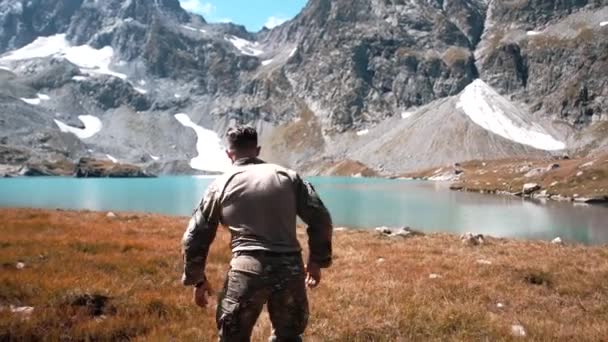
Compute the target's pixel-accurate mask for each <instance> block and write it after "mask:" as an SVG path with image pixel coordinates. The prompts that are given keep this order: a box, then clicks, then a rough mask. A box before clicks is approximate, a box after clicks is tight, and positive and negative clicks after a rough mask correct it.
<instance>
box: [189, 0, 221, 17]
mask: <svg viewBox="0 0 608 342" xmlns="http://www.w3.org/2000/svg"><path fill="white" fill-rule="evenodd" d="M180 3H181V5H182V7H183V8H184V9H185V10H186V11H189V12H194V13H198V14H202V15H203V16H206V17H209V16H211V15H213V13H214V12H215V10H216V8H215V6H214V5H213V4H212V3H210V2H204V1H201V0H180Z"/></svg>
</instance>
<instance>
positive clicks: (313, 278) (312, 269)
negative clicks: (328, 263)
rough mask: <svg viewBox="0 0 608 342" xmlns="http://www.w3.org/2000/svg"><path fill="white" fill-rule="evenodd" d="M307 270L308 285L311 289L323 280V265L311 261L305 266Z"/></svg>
mask: <svg viewBox="0 0 608 342" xmlns="http://www.w3.org/2000/svg"><path fill="white" fill-rule="evenodd" d="M305 272H306V286H308V287H309V288H311V289H314V288H315V287H317V286H319V283H320V282H321V267H319V265H317V264H315V263H310V264H308V265H306V267H305Z"/></svg>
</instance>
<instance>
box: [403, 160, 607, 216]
mask: <svg viewBox="0 0 608 342" xmlns="http://www.w3.org/2000/svg"><path fill="white" fill-rule="evenodd" d="M400 177H403V178H412V179H420V180H429V181H440V182H449V183H451V189H452V190H457V191H469V192H479V193H486V194H499V195H509V196H520V197H528V198H533V199H538V200H541V201H542V200H556V201H565V202H577V203H589V204H597V203H608V153H604V154H599V155H593V156H587V157H580V158H566V159H565V158H563V157H562V158H545V159H530V158H519V159H517V158H511V159H502V160H485V161H484V160H476V161H469V162H464V163H457V164H455V165H453V166H449V167H441V168H433V169H428V170H423V171H419V172H413V173H408V174H404V175H401V176H400Z"/></svg>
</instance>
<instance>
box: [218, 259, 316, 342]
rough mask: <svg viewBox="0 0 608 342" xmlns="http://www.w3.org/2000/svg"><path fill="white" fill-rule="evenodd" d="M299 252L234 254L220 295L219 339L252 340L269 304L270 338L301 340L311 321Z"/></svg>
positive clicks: (229, 341) (231, 340) (230, 340)
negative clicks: (255, 328)
mask: <svg viewBox="0 0 608 342" xmlns="http://www.w3.org/2000/svg"><path fill="white" fill-rule="evenodd" d="M304 279H305V274H304V265H303V263H302V257H301V255H300V254H295V255H293V254H291V255H280V256H279V255H267V254H264V253H255V252H254V253H251V254H249V253H248V254H246V255H237V256H235V257H234V258H233V259H232V261H231V263H230V271H228V275H227V277H226V283H225V285H224V289H223V291H222V294H221V295H220V298H219V301H218V307H217V325H218V330H219V336H220V341H228V342H233V341H249V340H250V337H251V332H252V330H253V327H254V325H255V323H256V321H257V319H258V317H259V316H260V313H261V312H262V308H263V307H264V304H266V305H267V308H268V313H269V315H270V321H271V322H272V328H273V334H272V335H273V336H272V337H271V338H270V341H301V337H300V335H302V334H303V333H304V329H306V325H307V323H308V299H307V298H306V287H305V284H304Z"/></svg>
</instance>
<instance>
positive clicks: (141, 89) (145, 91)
mask: <svg viewBox="0 0 608 342" xmlns="http://www.w3.org/2000/svg"><path fill="white" fill-rule="evenodd" d="M133 89H135V91H137V92H138V93H140V94H147V93H148V91H147V90H146V89H143V88H139V87H133Z"/></svg>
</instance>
